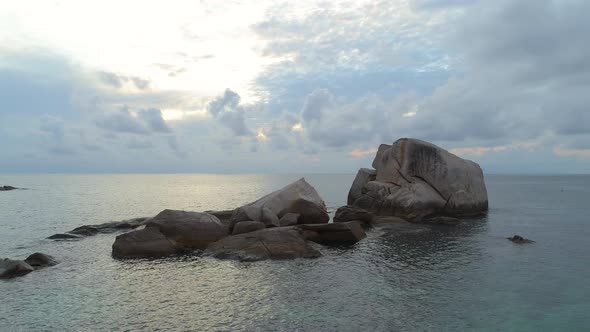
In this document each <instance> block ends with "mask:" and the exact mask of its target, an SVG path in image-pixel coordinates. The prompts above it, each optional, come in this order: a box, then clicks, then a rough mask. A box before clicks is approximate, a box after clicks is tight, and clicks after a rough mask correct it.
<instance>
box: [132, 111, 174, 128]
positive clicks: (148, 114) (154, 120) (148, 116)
mask: <svg viewBox="0 0 590 332" xmlns="http://www.w3.org/2000/svg"><path fill="white" fill-rule="evenodd" d="M137 117H138V118H139V119H140V120H141V121H143V123H144V124H146V125H147V126H148V128H149V129H151V130H152V131H154V132H160V133H169V132H171V130H170V128H169V127H168V125H167V124H166V121H164V119H163V118H162V111H161V110H159V109H157V108H148V109H145V110H140V111H138V112H137Z"/></svg>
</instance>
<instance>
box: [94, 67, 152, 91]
mask: <svg viewBox="0 0 590 332" xmlns="http://www.w3.org/2000/svg"><path fill="white" fill-rule="evenodd" d="M97 75H98V78H99V80H100V81H101V82H102V83H103V84H106V85H108V86H111V87H113V88H115V89H120V88H122V87H123V86H125V85H126V84H127V83H131V84H132V85H133V86H134V87H135V88H137V89H139V90H145V89H147V88H148V87H149V85H150V81H149V80H147V79H144V78H141V77H137V76H125V75H119V74H115V73H111V72H106V71H99V72H98V73H97Z"/></svg>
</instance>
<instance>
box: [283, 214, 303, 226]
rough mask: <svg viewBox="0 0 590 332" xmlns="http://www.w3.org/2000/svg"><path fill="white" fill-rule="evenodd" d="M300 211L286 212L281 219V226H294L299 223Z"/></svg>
mask: <svg viewBox="0 0 590 332" xmlns="http://www.w3.org/2000/svg"><path fill="white" fill-rule="evenodd" d="M299 216H300V214H299V213H291V212H289V213H285V215H283V216H282V217H281V219H280V220H279V227H285V226H294V225H297V224H298V223H299Z"/></svg>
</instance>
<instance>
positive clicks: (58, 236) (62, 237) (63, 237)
mask: <svg viewBox="0 0 590 332" xmlns="http://www.w3.org/2000/svg"><path fill="white" fill-rule="evenodd" d="M81 238H82V235H77V234H69V233H59V234H53V235H51V236H50V237H48V239H51V240H77V239H81Z"/></svg>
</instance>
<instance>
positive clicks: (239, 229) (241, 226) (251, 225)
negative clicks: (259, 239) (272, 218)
mask: <svg viewBox="0 0 590 332" xmlns="http://www.w3.org/2000/svg"><path fill="white" fill-rule="evenodd" d="M265 228H266V226H265V225H264V223H263V222H260V221H251V220H250V221H240V222H239V223H237V224H236V225H235V226H234V230H233V231H232V235H238V234H243V233H250V232H254V231H259V230H261V229H265Z"/></svg>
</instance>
